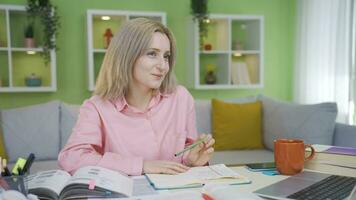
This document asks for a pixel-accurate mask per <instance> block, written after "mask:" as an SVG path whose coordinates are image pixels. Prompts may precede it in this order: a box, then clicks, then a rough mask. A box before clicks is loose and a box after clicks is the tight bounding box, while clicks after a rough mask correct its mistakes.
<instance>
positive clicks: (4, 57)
mask: <svg viewBox="0 0 356 200" xmlns="http://www.w3.org/2000/svg"><path fill="white" fill-rule="evenodd" d="M8 65H9V60H8V53H7V52H4V51H0V80H1V81H0V86H9V68H8V67H7V66H8Z"/></svg>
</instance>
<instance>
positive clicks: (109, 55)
mask: <svg viewBox="0 0 356 200" xmlns="http://www.w3.org/2000/svg"><path fill="white" fill-rule="evenodd" d="M155 32H160V33H162V34H165V35H166V36H167V37H168V39H169V42H170V54H171V56H170V58H169V71H168V73H167V75H166V76H165V78H164V80H163V81H162V84H161V86H160V88H159V91H160V92H161V93H164V94H167V93H172V92H173V91H174V90H175V88H176V77H175V74H174V72H173V66H174V64H175V59H176V43H175V39H174V36H173V34H172V33H171V31H170V30H169V29H168V28H167V27H165V26H164V25H163V24H161V23H160V22H157V21H153V20H149V19H146V18H136V19H133V20H129V21H127V22H126V23H125V24H124V25H122V26H121V28H120V30H119V32H118V33H117V34H116V35H115V36H114V38H113V39H112V40H111V42H110V45H109V47H108V49H107V52H106V54H105V57H104V61H103V63H102V65H101V69H100V72H99V76H98V79H97V81H96V87H95V90H94V95H98V96H100V97H101V98H103V99H108V100H116V99H118V98H123V97H124V96H125V95H126V94H127V92H128V89H129V83H130V81H131V80H132V74H133V66H134V64H135V62H136V60H137V59H138V58H139V57H140V56H142V55H143V54H144V52H145V50H146V49H147V48H149V45H150V43H151V40H152V37H153V34H154V33H155Z"/></svg>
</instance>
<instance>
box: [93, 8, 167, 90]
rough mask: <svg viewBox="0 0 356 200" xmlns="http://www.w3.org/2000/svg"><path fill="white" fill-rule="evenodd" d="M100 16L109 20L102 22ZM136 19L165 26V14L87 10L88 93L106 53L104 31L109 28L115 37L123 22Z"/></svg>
mask: <svg viewBox="0 0 356 200" xmlns="http://www.w3.org/2000/svg"><path fill="white" fill-rule="evenodd" d="M102 16H109V17H110V20H102V18H101V17H102ZM137 17H145V18H150V19H153V20H157V21H160V22H161V23H162V24H164V25H166V13H165V12H142V11H123V10H87V53H88V63H87V66H88V89H89V91H93V90H94V88H95V81H96V78H97V76H98V73H99V71H100V67H101V64H102V61H103V59H104V55H105V53H106V49H105V47H104V46H105V44H104V36H103V35H104V32H105V30H106V29H107V28H110V29H111V31H112V32H113V34H114V35H115V33H116V32H117V31H118V30H119V28H120V26H121V25H122V24H123V23H124V22H125V21H128V20H130V19H133V18H137Z"/></svg>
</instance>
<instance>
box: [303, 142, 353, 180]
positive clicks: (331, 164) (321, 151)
mask: <svg viewBox="0 0 356 200" xmlns="http://www.w3.org/2000/svg"><path fill="white" fill-rule="evenodd" d="M312 146H313V147H314V149H315V151H316V152H315V156H314V158H313V159H312V160H310V161H307V162H306V163H305V166H304V167H305V168H306V169H310V170H317V171H320V172H325V173H332V174H336V175H348V176H353V177H356V148H350V147H340V146H328V145H319V144H314V145H312ZM309 153H310V152H307V154H309Z"/></svg>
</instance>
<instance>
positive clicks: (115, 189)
mask: <svg viewBox="0 0 356 200" xmlns="http://www.w3.org/2000/svg"><path fill="white" fill-rule="evenodd" d="M26 181H27V186H28V192H29V193H32V194H36V195H37V196H38V197H39V198H41V199H50V200H57V199H61V200H66V199H86V198H102V197H110V198H111V197H115V198H116V197H128V196H131V195H132V192H133V180H132V179H130V178H129V177H128V176H126V175H123V174H120V173H119V172H116V171H112V170H109V169H106V168H102V167H97V166H88V167H83V168H80V169H79V170H77V171H76V172H75V173H74V174H73V176H71V175H70V174H69V173H67V172H65V171H62V170H50V171H43V172H38V173H36V174H33V175H29V176H28V177H27V180H26Z"/></svg>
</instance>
